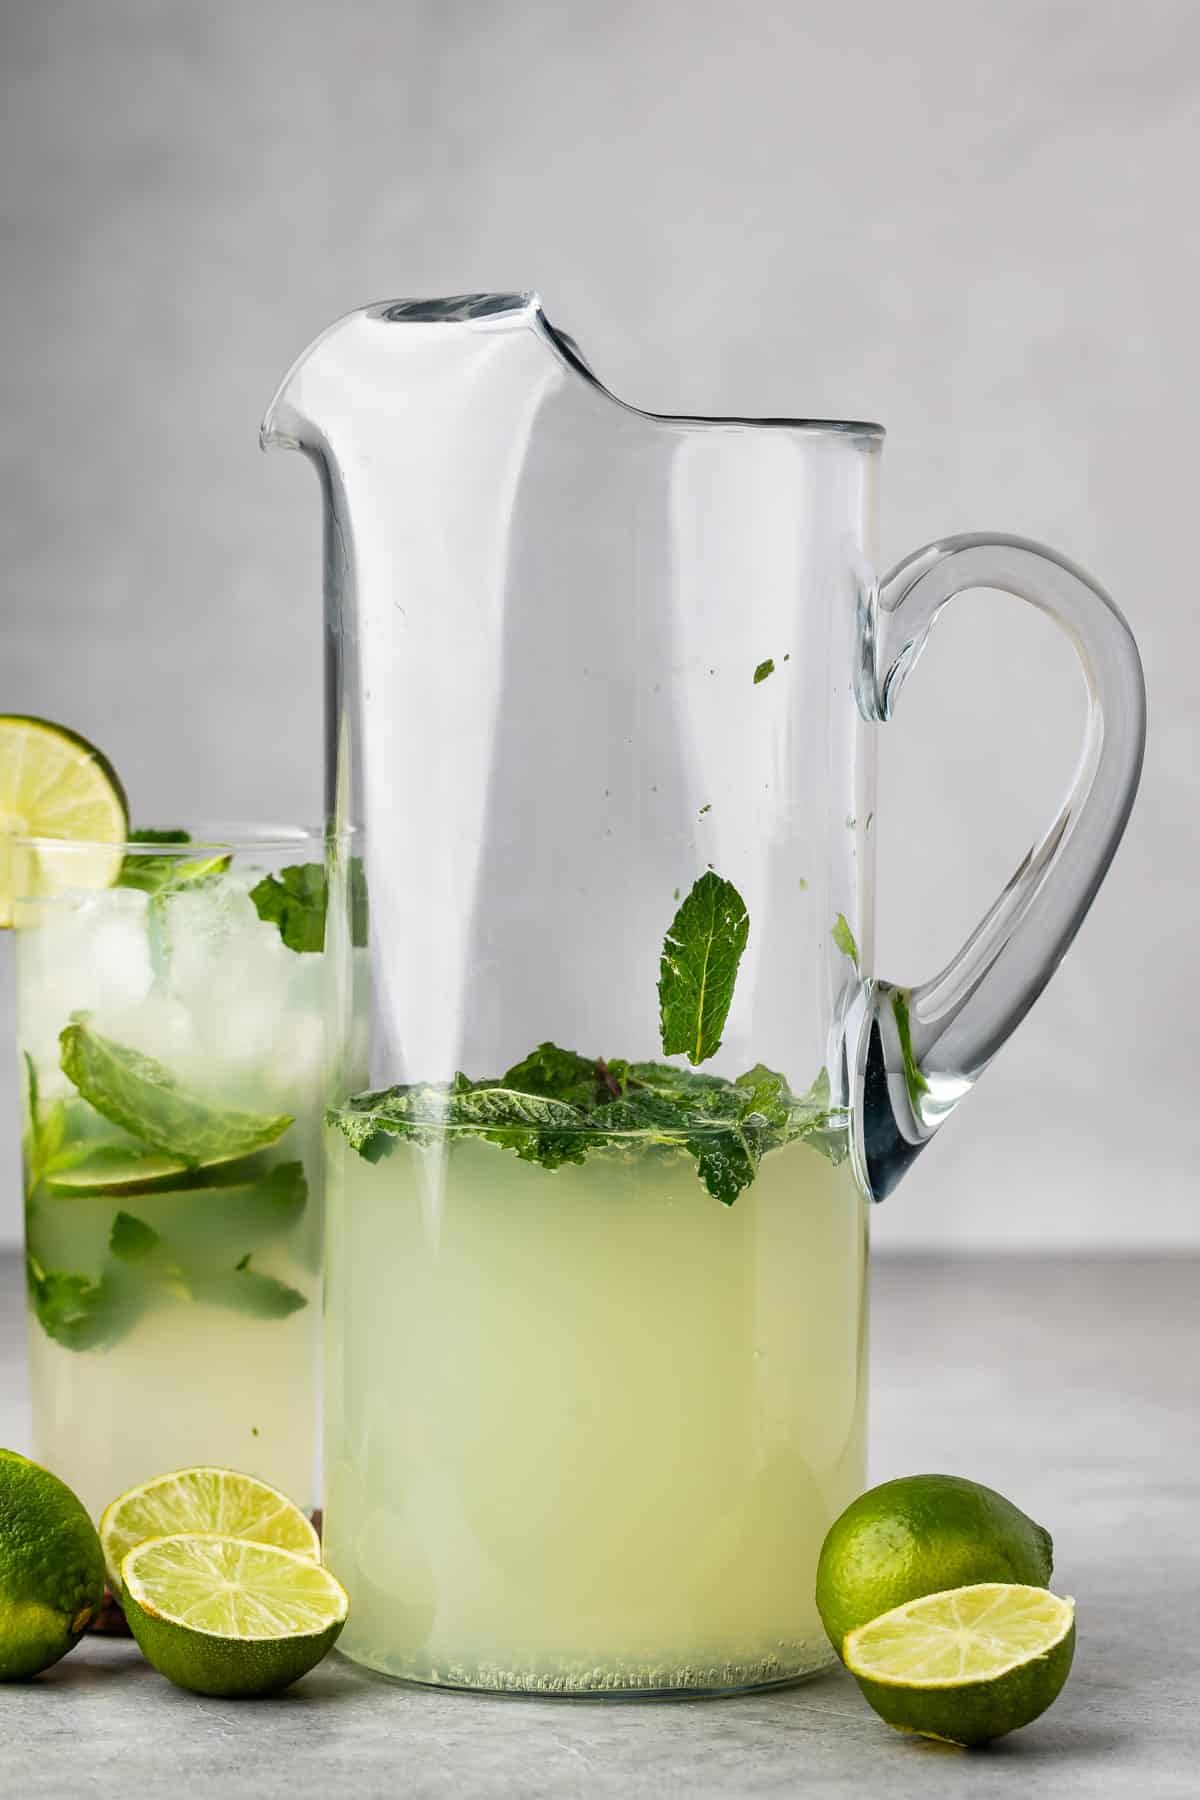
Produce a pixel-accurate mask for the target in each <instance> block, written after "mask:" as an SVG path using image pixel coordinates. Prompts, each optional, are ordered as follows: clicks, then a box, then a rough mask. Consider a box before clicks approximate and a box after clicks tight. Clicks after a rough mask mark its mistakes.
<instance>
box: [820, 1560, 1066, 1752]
mask: <svg viewBox="0 0 1200 1800" xmlns="http://www.w3.org/2000/svg"><path fill="white" fill-rule="evenodd" d="M1074 1653H1075V1602H1074V1601H1073V1600H1069V1599H1068V1600H1063V1599H1060V1598H1059V1597H1058V1595H1057V1594H1050V1593H1047V1591H1046V1589H1045V1588H1039V1587H1025V1586H1023V1585H1022V1584H1019V1583H1017V1582H1004V1581H981V1582H978V1583H976V1584H974V1585H972V1586H970V1587H960V1588H950V1589H948V1590H947V1591H946V1592H945V1593H942V1594H926V1595H924V1596H923V1597H922V1598H921V1599H919V1600H910V1601H909V1602H908V1603H907V1605H905V1606H897V1607H894V1608H893V1609H892V1611H891V1612H886V1613H883V1614H882V1615H881V1617H879V1618H878V1619H872V1620H871V1622H870V1624H868V1625H860V1626H859V1627H858V1629H857V1630H856V1631H852V1632H850V1633H849V1635H848V1636H847V1638H846V1642H845V1660H846V1667H847V1668H848V1669H849V1671H850V1673H851V1674H852V1675H853V1676H854V1679H855V1680H856V1681H857V1682H858V1685H859V1687H860V1688H861V1689H862V1691H863V1693H864V1694H865V1696H866V1698H867V1699H868V1700H869V1701H870V1703H871V1705H872V1706H873V1707H874V1708H875V1711H876V1712H877V1713H878V1714H879V1716H880V1718H882V1719H886V1720H887V1722H888V1724H889V1725H894V1726H895V1727H896V1729H897V1730H898V1731H915V1732H918V1733H919V1734H920V1735H921V1736H923V1737H935V1738H945V1739H946V1740H947V1741H948V1742H950V1743H952V1744H986V1743H988V1742H989V1741H990V1740H991V1739H992V1738H998V1737H1003V1736H1004V1734H1005V1732H1008V1731H1015V1730H1017V1728H1018V1727H1019V1726H1021V1725H1028V1724H1029V1722H1030V1720H1031V1719H1036V1718H1037V1717H1038V1715H1039V1714H1040V1713H1044V1712H1045V1710H1046V1708H1047V1707H1048V1706H1049V1705H1051V1703H1052V1702H1053V1701H1054V1700H1056V1699H1057V1698H1058V1695H1059V1693H1060V1692H1061V1690H1062V1686H1063V1683H1064V1682H1065V1681H1066V1679H1067V1676H1068V1674H1069V1673H1070V1669H1071V1658H1072V1657H1073V1655H1074Z"/></svg>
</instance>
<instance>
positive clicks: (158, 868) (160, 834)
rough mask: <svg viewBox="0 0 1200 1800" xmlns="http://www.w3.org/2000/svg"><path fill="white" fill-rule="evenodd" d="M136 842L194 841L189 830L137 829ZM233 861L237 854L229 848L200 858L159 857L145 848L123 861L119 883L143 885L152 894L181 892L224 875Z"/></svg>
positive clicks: (131, 885)
mask: <svg viewBox="0 0 1200 1800" xmlns="http://www.w3.org/2000/svg"><path fill="white" fill-rule="evenodd" d="M133 841H134V842H135V843H138V844H190V843H191V841H192V839H191V834H190V832H187V831H137V832H135V833H134V838H133ZM232 861H233V854H232V852H231V851H228V850H226V851H220V852H218V854H217V855H215V856H200V857H183V856H155V855H154V854H153V853H147V852H146V851H143V850H137V851H131V852H130V853H129V855H127V856H126V857H125V860H124V861H123V862H122V864H121V873H120V874H119V875H118V876H117V886H118V887H128V888H139V889H140V890H141V892H142V893H144V894H151V895H154V894H173V893H178V892H179V891H180V889H182V888H187V887H195V886H197V885H198V884H199V883H201V882H205V881H211V880H212V878H213V876H215V875H223V874H224V872H225V870H226V869H227V868H228V867H229V865H230V863H231V862H232Z"/></svg>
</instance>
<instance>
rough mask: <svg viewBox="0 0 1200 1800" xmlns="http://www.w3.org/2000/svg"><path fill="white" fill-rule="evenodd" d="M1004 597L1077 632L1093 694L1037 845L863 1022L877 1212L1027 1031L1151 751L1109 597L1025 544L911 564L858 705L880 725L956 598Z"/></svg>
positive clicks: (922, 557) (961, 547) (867, 1005)
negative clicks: (1070, 776) (931, 968)
mask: <svg viewBox="0 0 1200 1800" xmlns="http://www.w3.org/2000/svg"><path fill="white" fill-rule="evenodd" d="M969 588H997V589H999V590H1001V591H1002V592H1004V593H1007V594H1014V595H1016V596H1017V597H1018V598H1019V599H1022V600H1027V601H1028V602H1029V603H1030V605H1031V606H1036V607H1037V608H1038V609H1039V611H1041V612H1044V613H1048V614H1049V615H1050V617H1051V618H1052V619H1054V620H1056V621H1057V623H1058V624H1059V625H1060V626H1061V627H1062V629H1063V630H1064V631H1065V632H1066V634H1067V636H1068V637H1069V638H1070V639H1071V641H1072V643H1073V644H1074V646H1075V649H1076V652H1077V653H1078V656H1079V660H1080V663H1081V665H1082V667H1083V674H1084V679H1085V681H1086V683H1087V690H1088V709H1087V726H1086V730H1085V733H1084V740H1083V752H1082V755H1081V757H1080V762H1079V768H1078V771H1077V773H1076V776H1075V780H1074V782H1073V784H1072V786H1071V790H1070V792H1069V793H1068V795H1067V798H1066V800H1065V802H1064V804H1063V806H1062V808H1061V810H1060V811H1059V813H1058V815H1057V817H1056V818H1055V819H1054V821H1053V823H1052V824H1051V826H1050V828H1049V830H1048V831H1047V832H1046V834H1045V836H1044V837H1043V838H1042V839H1041V841H1040V842H1039V843H1037V844H1035V845H1034V847H1033V848H1032V849H1031V850H1030V851H1029V852H1028V854H1027V855H1026V856H1025V857H1023V858H1022V861H1021V863H1020V865H1019V867H1018V868H1017V870H1016V873H1015V874H1014V875H1013V877H1012V879H1011V881H1010V882H1009V883H1008V885H1007V887H1006V888H1005V889H1004V891H1003V893H1002V894H1001V895H1000V897H999V899H998V900H997V901H996V902H995V904H994V905H993V906H992V907H991V908H990V909H989V911H988V912H987V913H986V914H985V915H984V917H983V919H982V920H981V921H980V923H979V924H978V925H977V926H976V928H975V930H974V931H973V932H972V933H971V935H970V937H969V938H968V939H967V941H966V943H965V944H964V945H963V946H962V948H961V949H960V950H959V951H958V952H957V954H956V955H955V956H953V957H952V958H951V960H950V962H948V963H947V965H946V967H945V968H944V969H943V970H942V971H941V973H940V974H938V975H935V976H934V977H933V979H932V980H930V981H925V982H922V983H921V984H920V985H919V986H917V987H914V988H911V989H909V988H901V987H896V986H893V985H892V984H891V983H889V982H886V981H879V980H873V981H871V982H869V983H868V984H867V986H866V988H865V990H864V994H863V1005H862V1006H861V1008H860V1009H858V1026H859V1029H858V1036H857V1043H856V1046H855V1054H856V1062H857V1081H856V1086H855V1098H856V1100H857V1104H856V1106H855V1108H854V1112H855V1117H856V1155H857V1159H858V1162H859V1172H860V1175H861V1176H862V1178H863V1179H864V1181H865V1183H866V1185H867V1186H868V1187H869V1188H870V1191H871V1192H872V1193H873V1194H874V1196H875V1198H876V1199H882V1198H883V1197H884V1196H885V1195H886V1194H887V1193H889V1192H890V1191H891V1189H892V1188H893V1187H894V1186H895V1184H896V1182H897V1181H898V1180H899V1178H900V1176H901V1175H902V1174H903V1173H904V1171H905V1169H907V1168H908V1166H909V1164H910V1163H911V1162H912V1160H913V1158H914V1157H915V1156H916V1154H917V1152H918V1151H919V1150H920V1149H921V1148H922V1146H923V1145H924V1144H925V1143H927V1142H928V1140H929V1139H930V1137H932V1135H933V1133H934V1132H935V1131H936V1130H937V1128H938V1126H939V1125H940V1124H941V1123H942V1122H943V1120H944V1119H945V1118H946V1117H947V1116H948V1115H949V1113H950V1112H952V1111H953V1109H954V1107H955V1106H956V1105H957V1104H958V1102H959V1100H961V1099H962V1098H963V1096H964V1095H965V1094H966V1093H968V1092H969V1091H970V1089H971V1088H972V1087H973V1086H974V1084H975V1082H976V1081H977V1080H978V1079H979V1076H980V1075H981V1074H982V1073H983V1071H984V1069H986V1067H987V1065H988V1063H989V1062H990V1061H991V1060H992V1057H993V1056H994V1055H995V1054H996V1052H997V1050H998V1049H999V1048H1000V1046H1001V1044H1003V1042H1004V1041H1005V1039H1006V1038H1007V1037H1008V1035H1009V1033H1010V1032H1012V1031H1013V1030H1014V1029H1015V1028H1016V1027H1017V1026H1018V1025H1019V1024H1020V1022H1021V1020H1022V1019H1023V1018H1024V1017H1025V1014H1026V1013H1027V1012H1028V1011H1029V1008H1030V1007H1031V1006H1032V1005H1033V1003H1034V1001H1035V1000H1036V999H1037V997H1038V995H1039V994H1040V993H1041V991H1042V989H1043V988H1044V987H1045V985H1046V983H1047V981H1048V980H1049V979H1050V977H1051V975H1052V974H1053V973H1054V970H1055V969H1056V968H1057V967H1058V964H1059V962H1060V961H1061V959H1062V957H1063V954H1064V953H1065V951H1066V950H1067V948H1068V946H1069V945H1070V943H1071V940H1072V938H1073V937H1074V936H1075V933H1076V932H1077V931H1078V929H1079V927H1080V925H1081V924H1082V922H1083V919H1084V917H1085V915H1086V913H1087V910H1088V907H1089V906H1090V905H1091V903H1092V901H1093V900H1094V899H1095V896H1096V891H1097V889H1098V888H1099V886H1100V883H1101V882H1102V881H1103V879H1104V876H1105V873H1106V872H1107V869H1108V866H1109V863H1110V862H1111V861H1112V858H1113V854H1114V852H1115V850H1116V848H1117V845H1118V844H1119V842H1120V841H1121V835H1122V833H1123V832H1124V830H1125V825H1126V823H1127V821H1128V818H1129V813H1130V808H1131V807H1132V805H1133V799H1134V795H1135V794H1136V792H1137V786H1138V779H1139V777H1140V775H1141V768H1142V753H1143V749H1144V745H1145V739H1146V690H1145V683H1144V680H1143V676H1142V664H1141V659H1140V657H1139V656H1138V651H1137V645H1136V644H1135V643H1134V640H1133V635H1132V633H1131V632H1130V630H1129V627H1128V625H1127V624H1126V622H1125V620H1124V618H1123V617H1122V616H1121V613H1120V612H1119V611H1118V609H1117V607H1116V606H1115V605H1114V604H1113V602H1112V601H1111V600H1110V599H1109V597H1108V595H1107V594H1106V593H1105V592H1104V590H1103V589H1102V588H1100V587H1098V586H1097V585H1096V583H1095V582H1094V581H1092V580H1091V579H1090V577H1089V576H1087V575H1085V574H1084V573H1083V571H1082V570H1080V569H1077V568H1076V567H1075V566H1074V565H1073V564H1072V563H1069V562H1068V561H1067V560H1066V558H1065V557H1062V556H1059V555H1058V554H1057V553H1056V552H1055V551H1053V550H1047V549H1045V548H1044V547H1043V546H1042V545H1040V544H1033V543H1029V542H1027V541H1026V540H1025V539H1023V538H1015V537H984V536H973V535H969V536H963V537H952V538H946V539H945V540H943V541H942V542H941V543H936V544H930V545H928V546H927V547H926V548H925V549H923V550H918V551H917V552H916V554H915V555H913V556H910V557H908V558H907V559H906V561H904V562H902V563H900V564H899V565H898V566H897V567H896V568H895V569H893V570H892V572H891V574H890V575H888V576H887V578H886V580H884V582H883V583H882V584H881V586H880V587H879V589H878V592H874V593H871V594H870V595H869V596H867V597H866V599H865V601H864V605H863V607H862V609H861V614H860V619H859V627H860V633H859V638H860V649H861V662H860V668H859V681H858V701H859V707H860V710H861V711H862V713H863V714H864V716H865V717H866V718H867V719H869V720H874V721H876V722H879V723H885V722H886V721H887V720H888V719H890V718H891V716H892V711H893V708H894V707H895V703H896V697H897V695H898V694H899V692H900V689H901V687H902V686H903V684H904V682H905V680H906V679H907V677H908V675H909V674H910V673H911V671H912V669H913V668H914V666H915V664H916V661H917V658H918V657H919V655H920V653H921V650H922V649H923V648H924V645H925V641H926V639H927V637H928V635H929V632H930V629H931V627H932V626H933V624H934V621H935V620H936V619H937V616H938V614H939V613H940V612H941V610H942V608H943V606H945V604H946V602H947V601H948V600H952V599H954V597H955V596H956V595H957V594H961V593H963V592H964V591H965V590H967V589H969Z"/></svg>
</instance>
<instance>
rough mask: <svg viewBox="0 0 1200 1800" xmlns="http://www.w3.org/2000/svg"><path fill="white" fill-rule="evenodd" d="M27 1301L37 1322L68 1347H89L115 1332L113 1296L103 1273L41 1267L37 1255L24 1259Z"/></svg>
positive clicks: (87, 1348) (55, 1339)
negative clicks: (96, 1276)
mask: <svg viewBox="0 0 1200 1800" xmlns="http://www.w3.org/2000/svg"><path fill="white" fill-rule="evenodd" d="M25 1275H26V1284H27V1286H28V1289H29V1299H30V1304H31V1305H32V1307H33V1310H34V1314H35V1316H36V1318H37V1321H38V1324H39V1325H40V1326H41V1327H42V1330H43V1331H44V1332H45V1333H46V1335H47V1337H52V1338H53V1339H54V1341H55V1343H56V1344H62V1345H63V1347H64V1348H65V1349H67V1350H91V1349H93V1348H94V1347H95V1346H96V1345H98V1344H103V1343H105V1342H107V1341H108V1339H109V1338H111V1337H112V1336H113V1334H114V1325H115V1296H114V1293H113V1290H112V1287H111V1285H110V1283H109V1282H108V1281H107V1280H105V1279H104V1278H103V1277H101V1279H100V1280H99V1281H94V1280H93V1279H92V1277H91V1276H90V1275H72V1274H69V1273H68V1272H67V1271H65V1270H63V1269H49V1270H46V1269H43V1268H42V1266H41V1264H40V1263H39V1262H38V1261H37V1260H36V1258H34V1257H32V1256H29V1257H27V1258H26V1260H25Z"/></svg>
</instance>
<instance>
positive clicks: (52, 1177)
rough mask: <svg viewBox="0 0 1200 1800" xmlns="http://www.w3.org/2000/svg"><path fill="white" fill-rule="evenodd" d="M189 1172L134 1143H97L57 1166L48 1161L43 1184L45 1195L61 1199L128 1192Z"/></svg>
mask: <svg viewBox="0 0 1200 1800" xmlns="http://www.w3.org/2000/svg"><path fill="white" fill-rule="evenodd" d="M190 1173H191V1170H190V1169H189V1167H188V1165H187V1163H183V1162H179V1161H178V1160H177V1159H176V1158H175V1157H172V1156H163V1155H161V1154H160V1153H159V1152H158V1151H156V1150H143V1149H141V1148H140V1147H139V1146H138V1145H137V1144H104V1143H97V1144H95V1145H94V1146H93V1147H91V1148H86V1149H81V1150H80V1152H79V1154H78V1156H77V1157H74V1158H73V1159H71V1160H67V1159H66V1158H64V1159H63V1160H62V1161H61V1162H58V1163H57V1164H56V1162H55V1161H54V1160H52V1161H51V1164H50V1167H49V1168H48V1170H47V1172H46V1175H45V1177H44V1182H45V1187H46V1191H47V1193H50V1194H58V1195H62V1196H65V1195H68V1194H95V1193H106V1192H108V1191H109V1190H110V1189H116V1190H117V1191H118V1192H120V1193H129V1192H131V1191H132V1192H137V1191H138V1190H139V1189H140V1188H153V1187H159V1186H161V1185H162V1184H163V1183H164V1182H170V1181H178V1179H179V1177H180V1176H181V1175H190Z"/></svg>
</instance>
